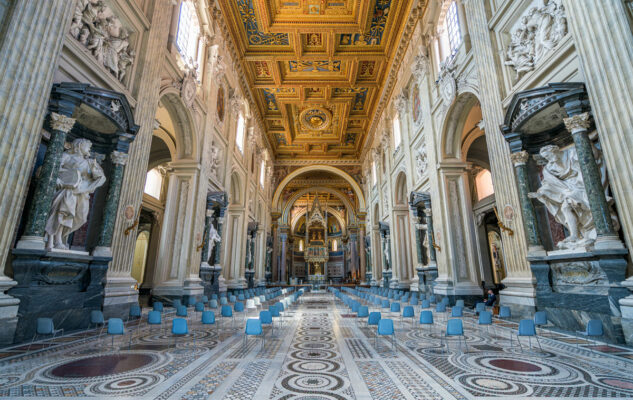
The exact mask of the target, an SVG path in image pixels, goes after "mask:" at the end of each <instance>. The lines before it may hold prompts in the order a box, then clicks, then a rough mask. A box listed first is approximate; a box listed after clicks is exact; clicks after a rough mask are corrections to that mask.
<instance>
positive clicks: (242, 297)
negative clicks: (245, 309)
mask: <svg viewBox="0 0 633 400" xmlns="http://www.w3.org/2000/svg"><path fill="white" fill-rule="evenodd" d="M237 299H238V300H239V301H244V300H246V299H245V298H244V295H243V294H240V295H238V296H237Z"/></svg>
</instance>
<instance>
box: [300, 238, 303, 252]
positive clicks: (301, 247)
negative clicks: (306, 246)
mask: <svg viewBox="0 0 633 400" xmlns="http://www.w3.org/2000/svg"><path fill="white" fill-rule="evenodd" d="M299 251H303V239H301V240H299Z"/></svg>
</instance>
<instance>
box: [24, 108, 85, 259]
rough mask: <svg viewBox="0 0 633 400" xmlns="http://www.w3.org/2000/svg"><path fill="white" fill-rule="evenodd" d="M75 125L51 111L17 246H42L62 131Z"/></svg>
mask: <svg viewBox="0 0 633 400" xmlns="http://www.w3.org/2000/svg"><path fill="white" fill-rule="evenodd" d="M74 125H75V120H74V119H73V118H70V117H68V116H66V115H62V114H57V113H55V112H53V113H51V116H50V126H51V138H50V140H49V142H48V146H47V147H46V154H45V155H44V161H43V163H42V165H41V167H40V172H39V176H38V177H37V178H36V181H35V190H34V191H33V202H32V204H31V208H30V210H29V213H28V216H27V219H26V227H25V229H24V235H23V236H22V237H21V238H20V241H19V242H18V244H17V246H16V247H18V248H20V249H36V250H44V248H45V244H44V234H45V233H46V232H45V231H44V228H45V227H46V220H47V219H48V212H49V211H50V208H51V203H52V202H53V197H54V196H55V190H56V184H57V175H58V173H59V167H60V165H61V161H62V155H63V154H64V144H65V143H66V135H67V134H68V132H70V130H71V129H72V128H73V126H74Z"/></svg>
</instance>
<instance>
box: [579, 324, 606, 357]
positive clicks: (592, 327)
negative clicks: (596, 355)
mask: <svg viewBox="0 0 633 400" xmlns="http://www.w3.org/2000/svg"><path fill="white" fill-rule="evenodd" d="M576 333H578V334H579V335H581V336H584V337H586V338H587V340H591V338H592V337H593V338H594V341H595V342H597V340H596V339H595V338H599V337H602V336H604V328H603V326H602V321H600V320H599V319H590V320H589V321H587V327H586V328H585V330H584V331H578V332H576ZM578 346H579V343H578V342H576V347H578ZM589 350H591V352H593V348H592V347H591V346H589Z"/></svg>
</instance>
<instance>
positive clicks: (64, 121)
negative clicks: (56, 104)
mask: <svg viewBox="0 0 633 400" xmlns="http://www.w3.org/2000/svg"><path fill="white" fill-rule="evenodd" d="M74 125H75V119H74V118H70V117H67V116H65V115H62V114H57V113H55V112H52V113H51V128H53V130H55V131H62V132H65V133H68V132H70V130H71V129H73V126H74Z"/></svg>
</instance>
